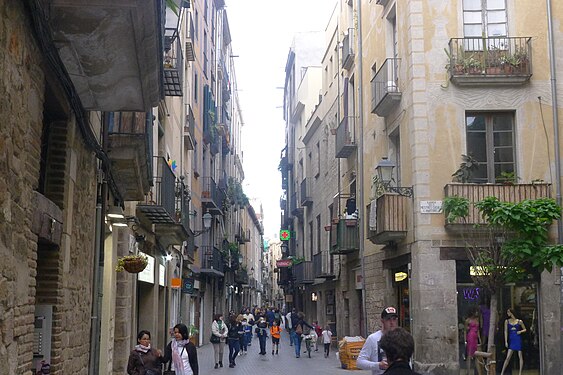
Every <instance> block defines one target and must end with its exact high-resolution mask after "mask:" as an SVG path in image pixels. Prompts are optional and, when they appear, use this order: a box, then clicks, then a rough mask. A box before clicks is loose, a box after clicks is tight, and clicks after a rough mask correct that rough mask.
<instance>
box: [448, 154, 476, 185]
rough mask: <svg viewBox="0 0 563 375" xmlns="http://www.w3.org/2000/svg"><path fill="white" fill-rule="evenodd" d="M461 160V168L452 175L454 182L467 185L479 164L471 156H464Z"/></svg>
mask: <svg viewBox="0 0 563 375" xmlns="http://www.w3.org/2000/svg"><path fill="white" fill-rule="evenodd" d="M461 159H462V162H461V164H460V165H459V168H458V169H457V171H455V172H454V173H453V174H452V177H453V182H461V183H467V182H469V181H470V180H471V176H472V175H473V172H475V171H476V170H477V169H478V168H479V164H478V163H477V160H475V159H474V158H473V157H472V156H471V155H464V154H462V155H461Z"/></svg>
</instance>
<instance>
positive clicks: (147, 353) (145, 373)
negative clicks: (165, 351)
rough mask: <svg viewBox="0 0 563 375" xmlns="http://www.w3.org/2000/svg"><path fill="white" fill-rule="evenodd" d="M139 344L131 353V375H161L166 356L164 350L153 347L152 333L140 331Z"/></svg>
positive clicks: (128, 364) (128, 368)
mask: <svg viewBox="0 0 563 375" xmlns="http://www.w3.org/2000/svg"><path fill="white" fill-rule="evenodd" d="M137 343H138V344H137V346H135V349H133V350H132V351H131V354H129V361H128V362H127V373H128V374H129V375H161V374H162V364H163V363H164V358H163V357H162V352H161V351H160V350H158V349H154V348H151V333H150V332H149V331H145V330H143V331H140V332H139V334H138V335H137Z"/></svg>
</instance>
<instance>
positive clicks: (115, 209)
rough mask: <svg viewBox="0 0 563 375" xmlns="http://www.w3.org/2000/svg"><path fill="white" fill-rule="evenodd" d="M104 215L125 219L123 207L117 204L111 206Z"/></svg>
mask: <svg viewBox="0 0 563 375" xmlns="http://www.w3.org/2000/svg"><path fill="white" fill-rule="evenodd" d="M106 216H107V217H108V218H110V219H125V214H124V213H123V209H122V208H121V207H119V206H111V207H110V208H109V210H108V212H107V214H106Z"/></svg>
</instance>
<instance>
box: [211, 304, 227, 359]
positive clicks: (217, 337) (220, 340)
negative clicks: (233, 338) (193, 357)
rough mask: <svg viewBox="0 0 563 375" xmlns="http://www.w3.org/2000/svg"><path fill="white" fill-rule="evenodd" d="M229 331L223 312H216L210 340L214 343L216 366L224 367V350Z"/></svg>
mask: <svg viewBox="0 0 563 375" xmlns="http://www.w3.org/2000/svg"><path fill="white" fill-rule="evenodd" d="M228 331H229V329H228V328H227V325H226V324H225V322H224V321H223V314H215V316H214V317H213V323H211V338H210V340H209V341H211V343H212V344H213V352H214V354H215V368H218V367H223V351H224V349H225V342H226V340H227V333H228Z"/></svg>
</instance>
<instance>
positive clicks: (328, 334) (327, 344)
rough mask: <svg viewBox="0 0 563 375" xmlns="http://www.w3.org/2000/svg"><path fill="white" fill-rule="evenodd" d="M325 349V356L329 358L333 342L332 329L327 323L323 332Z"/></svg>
mask: <svg viewBox="0 0 563 375" xmlns="http://www.w3.org/2000/svg"><path fill="white" fill-rule="evenodd" d="M321 336H322V340H323V345H324V350H325V358H328V355H329V354H330V344H331V342H332V332H331V331H330V327H329V326H328V324H327V325H325V329H324V330H323V331H322V332H321Z"/></svg>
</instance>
